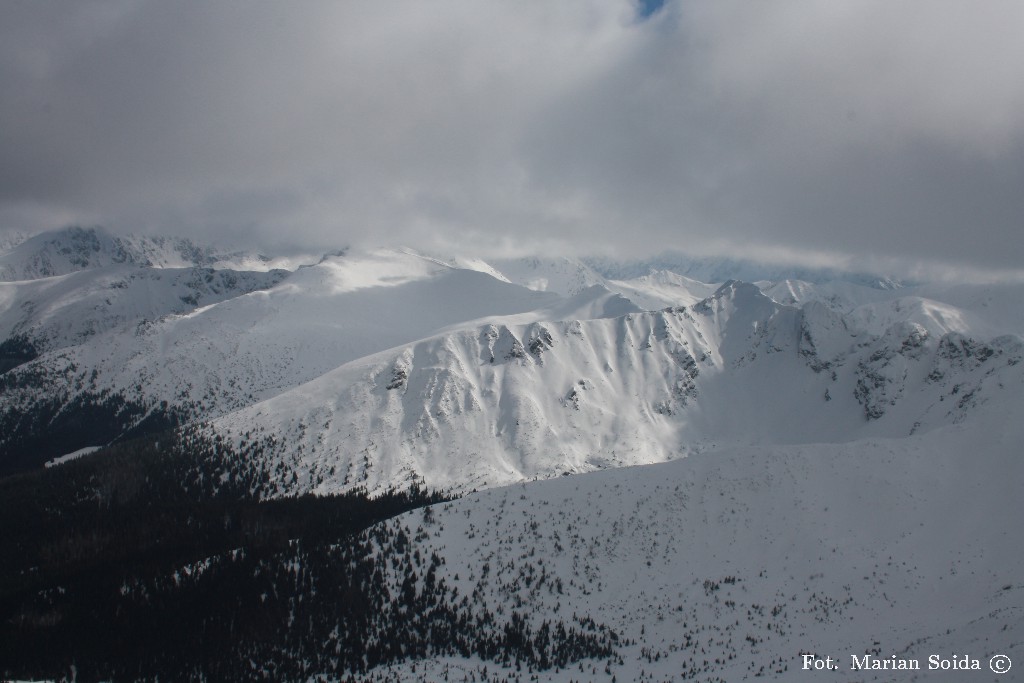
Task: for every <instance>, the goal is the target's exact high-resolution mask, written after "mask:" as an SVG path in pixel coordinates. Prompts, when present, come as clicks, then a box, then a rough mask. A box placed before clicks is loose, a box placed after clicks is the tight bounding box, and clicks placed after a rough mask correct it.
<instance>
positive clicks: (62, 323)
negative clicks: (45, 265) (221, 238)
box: [0, 264, 287, 352]
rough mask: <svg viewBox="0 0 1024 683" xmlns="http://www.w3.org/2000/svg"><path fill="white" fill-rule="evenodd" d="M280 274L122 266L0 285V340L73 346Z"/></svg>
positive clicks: (263, 284) (261, 284) (43, 347)
mask: <svg viewBox="0 0 1024 683" xmlns="http://www.w3.org/2000/svg"><path fill="white" fill-rule="evenodd" d="M286 275H287V273H286V272H285V271H270V272H239V271H231V270H213V269H211V268H159V269H157V268H143V267H139V266H136V265H131V264H121V265H109V266H100V267H96V268H91V269H87V270H80V271H75V272H71V273H68V274H66V275H58V276H53V277H47V278H40V279H36V280H30V281H23V282H0V340H2V339H9V338H11V337H17V336H23V337H25V338H26V339H28V340H30V341H31V343H32V345H33V346H34V347H35V348H36V350H37V352H43V351H48V350H52V349H57V348H63V347H66V346H74V345H78V344H82V343H83V342H85V341H87V340H88V339H89V338H91V337H93V336H95V335H97V334H100V333H103V332H106V331H109V330H115V329H117V328H123V327H124V326H126V325H129V324H131V325H132V326H133V327H134V325H135V324H138V323H141V322H142V321H154V320H158V319H160V318H162V317H164V316H168V315H173V314H184V313H188V312H190V311H192V310H194V309H196V308H197V307H199V306H206V305H209V304H213V303H217V302H219V301H224V300H226V299H230V298H234V297H236V296H240V295H242V294H246V293H248V292H251V291H255V290H258V289H267V288H269V287H271V286H273V285H275V284H277V283H278V282H280V281H281V280H283V279H284V277H285V276H286Z"/></svg>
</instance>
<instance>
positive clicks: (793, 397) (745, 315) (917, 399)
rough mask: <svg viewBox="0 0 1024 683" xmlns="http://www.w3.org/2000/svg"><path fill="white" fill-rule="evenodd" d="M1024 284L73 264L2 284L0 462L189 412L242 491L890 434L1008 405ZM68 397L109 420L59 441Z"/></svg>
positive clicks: (171, 420)
mask: <svg viewBox="0 0 1024 683" xmlns="http://www.w3.org/2000/svg"><path fill="white" fill-rule="evenodd" d="M68 234H72V235H77V234H78V233H76V232H75V231H68ZM83 235H84V236H83ZM80 236H82V239H84V240H86V241H87V242H89V241H90V240H91V239H92V238H93V237H95V238H96V239H97V240H100V242H101V243H102V244H108V242H109V243H110V244H113V241H112V240H114V239H115V238H110V237H109V236H103V235H102V234H101V233H98V232H97V233H88V232H85V233H82V235H80ZM65 237H67V235H65ZM101 238H102V239H101ZM34 239H35V238H34ZM47 239H49V238H47ZM116 239H118V240H121V239H122V238H116ZM126 239H127V238H125V240H126ZM146 239H147V240H149V242H146V243H147V244H150V243H152V244H155V243H157V242H159V240H154V238H146ZM103 240H107V241H106V242H104V241H103ZM44 241H45V240H44ZM30 243H32V240H29V242H27V243H26V244H30ZM90 243H91V242H90ZM122 243H126V242H124V240H123V241H122ZM47 244H49V243H48V242H47ZM166 244H169V242H167V243H166ZM22 246H23V247H24V246H25V245H22ZM37 246H38V245H37ZM108 246H109V244H108ZM111 248H112V247H111ZM105 249H106V250H105ZM197 249H198V251H199V252H200V253H206V252H205V251H204V250H203V249H199V248H197ZM15 251H16V252H18V253H23V252H20V251H18V250H15ZM136 251H137V250H136ZM11 253H14V252H11ZM90 253H93V252H90ZM96 253H98V254H100V255H101V256H102V255H104V254H106V255H108V256H109V254H111V253H114V252H112V251H110V249H107V248H106V247H104V248H103V249H100V251H99V252H96ZM132 253H135V252H132ZM8 255H10V254H8ZM104 258H105V257H104ZM133 258H134V257H133ZM197 258H198V257H197ZM100 261H102V259H100ZM150 261H151V262H153V259H150ZM23 262H24V261H23ZM267 262H269V260H263V261H261V263H267ZM165 265H166V263H165ZM527 285H529V286H527ZM1022 293H1024V292H1022V288H1021V286H1020V285H1001V286H998V285H989V286H985V287H977V286H972V287H966V286H953V285H941V286H939V285H935V286H929V285H921V286H917V287H914V288H898V289H892V290H885V289H880V288H877V287H865V286H862V285H858V284H854V283H850V282H824V283H810V282H806V281H798V280H794V279H790V280H785V281H781V282H764V283H759V284H758V285H753V284H749V283H743V282H739V281H729V282H727V283H725V284H723V285H709V284H705V283H700V282H696V281H693V280H690V279H688V278H686V277H684V276H681V275H679V274H678V273H673V272H667V271H657V272H651V273H649V274H648V275H644V276H640V277H638V278H634V279H631V280H608V279H605V278H604V277H603V276H601V275H599V274H598V273H597V272H596V271H594V270H593V269H592V268H590V267H589V266H587V265H586V264H585V263H584V262H582V261H580V260H574V259H567V258H561V259H558V258H548V259H539V258H538V259H519V260H514V261H505V262H493V263H489V262H484V261H481V260H479V259H470V258H438V257H435V256H431V255H425V254H420V253H415V252H412V251H410V250H405V249H375V250H357V251H351V252H344V251H343V252H339V253H337V254H335V255H328V256H325V257H323V258H321V259H319V261H318V262H317V263H315V264H312V265H307V266H303V267H299V268H297V269H296V270H295V271H294V272H287V271H269V272H265V271H261V270H256V271H251V272H239V271H233V270H214V269H211V268H199V267H191V268H170V267H160V268H157V267H154V266H152V265H148V266H146V265H140V264H139V263H137V262H135V261H132V262H128V261H126V262H124V263H113V264H108V265H103V264H102V263H100V262H94V261H92V260H90V261H89V263H88V264H87V265H86V266H82V267H81V268H79V269H78V270H72V271H71V272H69V273H67V274H65V275H55V276H50V277H45V278H39V279H35V280H27V281H26V280H22V281H17V282H8V283H0V345H2V346H0V362H2V363H3V365H2V366H0V372H3V374H2V375H0V376H2V378H3V381H2V383H0V426H2V427H3V429H2V430H0V453H3V452H4V449H15V448H16V449H20V450H19V451H18V452H19V453H21V457H23V458H29V459H31V458H36V456H37V455H38V456H39V457H40V458H42V459H41V460H40V461H39V464H42V462H43V461H45V460H50V459H54V458H59V457H61V456H63V455H65V454H67V453H71V452H75V451H78V450H79V449H81V448H86V447H92V446H98V445H102V444H104V443H107V442H108V441H110V440H111V439H114V438H116V437H118V436H119V435H122V434H126V433H129V432H130V431H131V430H132V429H133V428H134V427H136V426H137V425H139V424H151V425H152V426H151V427H147V428H154V429H155V428H158V427H163V426H166V425H168V424H175V423H181V422H186V423H189V422H195V421H207V422H206V423H205V424H203V425H202V426H201V431H202V432H203V433H205V434H208V435H210V436H217V435H219V436H221V437H226V438H227V441H228V443H231V444H233V445H234V446H235V447H237V448H238V449H240V452H241V453H242V454H243V455H244V456H245V457H246V458H248V459H250V460H251V461H252V463H251V464H252V466H254V467H255V466H260V467H266V468H267V469H268V470H270V471H274V472H276V473H277V475H276V479H275V480H274V481H273V482H272V483H271V485H270V486H269V488H268V489H267V490H265V491H262V492H261V495H284V494H288V493H295V492H299V491H318V492H329V491H338V490H344V489H349V488H352V487H357V486H365V487H367V488H369V489H371V490H381V489H386V488H389V487H392V486H405V485H408V484H409V482H411V481H413V480H417V481H419V480H422V481H425V482H426V483H427V484H428V485H429V486H431V487H435V488H443V489H451V490H457V491H466V490H471V489H473V488H480V487H486V486H496V485H501V484H508V483H511V482H515V481H522V480H530V479H535V478H548V477H554V476H559V475H561V474H565V473H579V472H588V471H593V470H597V469H604V468H609V467H619V466H627V465H639V464H647V463H658V462H664V461H667V460H672V459H676V458H679V457H683V456H685V455H688V454H692V453H697V452H701V451H703V450H706V449H709V448H712V447H715V446H721V445H723V444H727V443H728V444H804V443H816V442H830V443H835V442H848V441H853V440H858V439H863V438H868V437H896V436H905V435H908V434H911V433H919V432H926V431H929V430H932V429H936V428H939V427H942V426H944V425H948V424H953V423H959V422H963V421H965V420H969V419H971V416H972V415H973V414H975V413H977V412H984V411H985V410H987V408H986V406H988V405H990V404H993V403H998V402H1000V401H1003V400H1006V396H1005V386H1006V385H1007V383H1012V382H1014V381H1017V378H1019V376H1020V373H1021V367H1022V366H1021V365H1019V363H1020V360H1021V358H1022V355H1024V352H1022V341H1021V334H1022V333H1024V325H1022V324H1021V322H1022V319H1024V314H1022V313H1021V311H1020V309H1021V307H1020V306H1019V304H1018V303H1016V302H1018V301H1019V300H1020V299H1019V296H1020V294H1022ZM83 410H87V411H92V412H91V413H90V415H92V417H90V418H88V420H86V422H87V423H88V424H90V425H94V426H95V425H101V426H102V429H100V428H95V429H91V428H90V429H87V430H82V433H81V434H79V433H78V432H76V431H75V429H80V428H78V427H76V425H80V424H82V422H83V418H80V417H78V414H79V412H81V411H83ZM147 420H149V422H148V423H147V422H146V421H147ZM54 434H59V435H60V439H59V443H53V438H51V436H50V435H54Z"/></svg>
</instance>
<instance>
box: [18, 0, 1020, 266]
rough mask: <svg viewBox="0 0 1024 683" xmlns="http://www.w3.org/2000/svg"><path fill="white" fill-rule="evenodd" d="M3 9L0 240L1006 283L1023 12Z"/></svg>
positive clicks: (690, 7) (1013, 233) (604, 2)
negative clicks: (410, 250) (513, 254)
mask: <svg viewBox="0 0 1024 683" xmlns="http://www.w3.org/2000/svg"><path fill="white" fill-rule="evenodd" d="M638 8H639V5H638V4H637V3H632V2H629V1H628V0H566V1H565V2H558V3H521V2H493V3H491V2H486V3H484V2H477V1H475V0H451V1H447V0H446V1H444V2H431V3H422V2H412V1H410V2H394V3H379V2H345V3H337V2H333V1H331V2H312V1H308V2H307V1H299V2H295V3H275V2H269V1H267V2H241V1H237V2H229V1H224V2H218V3H208V2H198V1H196V2H188V1H186V2H176V3H166V2H157V1H155V0H153V1H149V0H107V1H102V2H100V1H90V0H83V1H82V2H76V3H72V4H70V5H69V4H67V3H61V2H39V1H32V2H28V1H26V2H11V3H5V4H4V5H3V6H0V92H3V93H4V95H3V97H0V229H2V228H7V229H22V230H24V229H28V230H36V229H41V228H52V227H58V226H60V225H64V224H68V223H80V224H103V225H106V226H109V227H111V228H112V229H115V230H121V231H133V232H144V231H157V232H176V233H183V234H188V235H193V236H196V235H202V236H207V237H209V236H215V237H219V238H220V239H222V240H225V241H251V242H254V243H268V242H269V243H274V242H277V243H308V244H314V245H316V246H325V247H327V246H338V245H343V244H348V243H353V242H356V243H358V242H371V243H406V244H412V245H415V246H421V247H426V248H446V249H455V248H472V249H478V250H486V251H502V252H510V251H529V250H535V249H545V250H558V249H572V250H575V251H580V250H581V249H585V250H589V251H595V250H598V251H599V250H611V251H614V252H615V253H628V254H643V253H652V252H657V251H660V250H663V249H667V248H674V249H684V250H690V251H694V252H697V253H712V252H727V253H732V254H737V255H748V256H749V255H757V254H772V255H774V257H778V256H779V255H780V254H781V255H783V256H789V257H792V258H796V259H812V260H813V259H817V260H826V261H827V260H830V259H831V260H833V261H840V262H841V261H844V260H845V261H857V262H865V263H866V262H871V261H873V260H874V261H878V260H884V259H892V258H896V259H904V260H908V261H913V262H915V263H919V262H936V263H945V264H949V265H951V266H953V267H960V268H974V269H1015V268H1019V267H1020V266H1021V263H1022V256H1024V229H1022V228H1024V192H1022V191H1021V188H1024V43H1022V41H1020V35H1019V33H1020V32H1019V27H1021V26H1024V5H1022V4H1021V3H1014V2H991V3H985V4H984V5H977V4H971V3H966V2H942V1H941V0H940V1H935V0H929V1H927V2H926V1H924V0H921V1H918V2H906V3H891V2H885V1H881V0H879V1H875V2H863V1H859V2H853V1H850V2H829V3H809V2H808V3H792V2H788V3H750V2H731V1H723V0H714V1H712V0H706V1H685V0H680V1H673V0H669V1H668V2H666V3H665V4H664V6H662V7H661V8H660V9H659V10H658V11H656V12H655V13H654V14H653V15H652V16H650V17H646V18H644V17H641V16H640V13H639V12H638Z"/></svg>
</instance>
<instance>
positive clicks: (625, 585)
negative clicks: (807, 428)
mask: <svg viewBox="0 0 1024 683" xmlns="http://www.w3.org/2000/svg"><path fill="white" fill-rule="evenodd" d="M996 412H997V413H1001V415H999V417H998V418H996V419H992V420H989V421H985V420H983V421H981V422H980V423H979V424H977V425H975V426H973V427H966V426H962V425H961V426H953V427H945V428H941V429H937V430H934V431H932V432H930V433H928V434H926V435H921V436H912V437H905V438H899V439H866V440H860V441H854V442H849V443H845V444H806V445H795V446H761V447H758V446H745V447H728V448H721V449H716V450H710V451H707V452H704V453H702V454H699V455H694V456H692V457H689V458H686V459H684V460H679V461H675V462H671V463H665V464H658V465H648V466H644V467H635V468H626V469H616V470H610V471H607V472H600V473H595V474H587V475H581V476H574V477H564V478H560V479H556V480H552V481H546V482H536V483H531V484H520V485H515V486H509V487H504V488H499V489H493V490H490V491H486V492H481V493H476V494H472V495H469V496H467V497H465V498H463V499H461V500H458V501H455V502H453V503H449V504H444V505H439V506H435V507H434V508H433V510H432V512H431V513H430V514H429V515H425V514H424V513H423V512H422V511H417V512H413V513H409V514H407V515H406V516H404V517H402V518H398V519H396V520H393V521H392V522H390V524H393V525H395V526H396V527H404V528H405V529H406V530H407V533H408V534H409V535H410V537H412V536H413V535H416V534H417V532H422V533H419V534H418V535H416V538H417V541H416V542H415V548H416V550H418V551H419V552H420V553H421V554H422V555H423V556H424V557H429V556H430V555H431V553H437V554H438V555H440V556H441V557H442V558H443V561H444V564H443V572H442V573H441V575H440V576H439V578H442V577H443V578H444V580H445V581H447V582H449V583H453V584H454V585H456V586H458V587H459V593H460V594H463V595H472V596H473V600H474V602H475V603H477V604H479V605H481V607H482V608H484V609H488V610H491V611H494V612H496V613H498V614H501V613H502V610H503V608H504V610H505V613H506V614H507V613H508V612H510V611H511V610H512V609H517V610H518V611H519V612H520V613H527V614H530V615H533V618H534V619H535V620H536V623H537V625H539V624H540V623H541V621H542V620H544V619H552V618H555V617H557V618H562V619H569V618H573V619H583V620H586V619H593V620H594V621H595V622H597V623H599V624H605V625H607V626H609V627H610V628H612V629H613V630H614V631H615V632H616V633H617V634H618V636H619V637H620V639H621V640H622V642H625V643H628V644H627V645H624V646H623V647H621V648H620V650H619V652H620V657H621V662H620V661H617V660H616V661H613V662H611V664H608V663H607V662H604V661H600V662H586V661H585V662H583V663H582V664H580V665H571V666H569V667H568V668H566V669H565V670H563V671H548V672H542V673H540V674H539V675H538V674H536V673H532V672H527V671H526V670H525V668H524V669H523V671H520V672H516V671H515V670H514V667H513V668H512V669H511V670H508V669H502V668H500V667H496V666H495V665H494V663H493V662H491V663H488V662H479V661H462V660H459V659H458V658H450V657H448V658H442V659H438V660H437V661H430V662H427V663H423V662H416V663H415V665H413V664H411V663H410V664H406V665H402V666H398V667H392V668H390V669H382V670H380V671H377V672H376V674H377V675H379V676H380V677H381V678H382V679H386V677H387V676H392V678H391V680H423V681H442V680H449V681H461V680H499V681H501V680H510V681H519V680H522V681H526V680H541V681H580V680H588V681H589V680H595V681H596V680H612V678H613V677H615V679H616V680H619V681H643V680H651V681H677V680H700V681H713V680H725V681H740V680H773V681H792V680H799V679H800V677H801V676H804V677H805V678H806V679H807V680H816V679H817V678H818V677H825V678H827V679H828V680H844V681H875V680H877V681H893V680H911V681H914V680H930V679H931V676H935V675H937V674H936V672H929V671H927V665H928V664H927V659H928V657H929V655H931V654H939V655H941V656H943V657H952V656H953V655H961V656H963V655H969V656H970V657H973V658H977V659H980V660H981V662H982V666H983V668H984V671H983V672H982V673H975V672H960V676H961V677H959V678H955V679H956V680H986V681H987V680H1020V677H1019V676H1018V675H1017V674H1016V673H1014V672H1012V671H1011V673H1010V674H1009V676H1010V677H1009V678H1006V677H1005V676H1004V677H1002V678H999V677H995V674H993V673H992V672H991V671H990V670H989V667H988V663H989V660H990V659H991V657H993V656H994V655H997V654H1005V655H1007V656H1009V657H1010V658H1011V659H1012V660H1013V661H1014V663H1016V662H1017V661H1022V662H1024V659H1022V657H1024V650H1022V647H1021V638H1020V634H1021V633H1022V631H1024V546H1022V544H1021V542H1020V539H1019V522H1020V518H1021V502H1020V501H1021V500H1022V495H1024V461H1022V459H1021V457H1020V446H1021V444H1022V443H1024V441H1022V437H1024V433H1022V430H1021V428H1020V425H1019V423H1018V424H1013V421H1012V420H1010V416H1009V415H1008V414H1006V412H1005V411H996ZM400 578H401V577H398V576H396V577H394V580H395V581H396V582H397V581H399V580H400ZM802 653H815V654H817V655H818V656H820V657H822V658H824V657H826V656H831V657H832V658H833V659H834V660H835V661H837V662H838V663H839V666H840V668H839V670H838V671H835V672H826V673H822V672H804V671H802V670H801V667H802V659H801V657H800V655H801V654H802ZM865 653H873V654H874V655H876V656H878V657H880V658H886V659H888V658H890V657H891V656H892V655H894V654H895V655H896V656H897V657H899V658H918V659H920V660H921V663H922V669H923V670H922V671H920V672H915V673H904V672H901V673H900V674H893V673H892V672H867V671H854V670H851V669H850V666H851V656H852V655H857V656H858V657H862V656H863V655H864V654H865ZM485 667H486V669H487V671H488V672H489V673H490V674H491V676H488V677H484V676H483V675H482V671H483V669H484V668H485ZM939 673H942V672H939ZM915 674H916V675H915ZM946 674H947V675H949V672H946ZM534 675H536V676H537V678H533V676H534ZM953 675H954V677H955V676H956V674H953ZM896 676H899V678H897V677H896ZM474 677H475V678H474ZM506 677H507V678H506ZM940 678H944V677H940ZM370 680H376V679H374V678H372V677H371V678H370ZM950 680H953V679H950Z"/></svg>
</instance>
